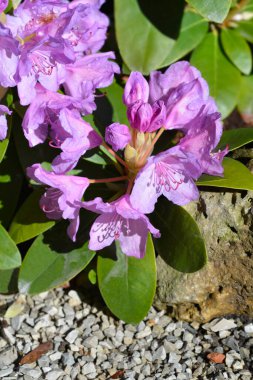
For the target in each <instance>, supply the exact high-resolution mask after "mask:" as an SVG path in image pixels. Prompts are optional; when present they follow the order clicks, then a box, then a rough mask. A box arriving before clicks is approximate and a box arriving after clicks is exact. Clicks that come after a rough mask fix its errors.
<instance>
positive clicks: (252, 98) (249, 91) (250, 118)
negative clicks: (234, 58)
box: [238, 75, 253, 124]
mask: <svg viewBox="0 0 253 380" xmlns="http://www.w3.org/2000/svg"><path fill="white" fill-rule="evenodd" d="M238 110H239V112H240V114H241V116H242V118H243V120H245V122H246V123H250V124H251V123H253V75H251V76H248V77H242V81H241V88H240V91H239V99H238Z"/></svg>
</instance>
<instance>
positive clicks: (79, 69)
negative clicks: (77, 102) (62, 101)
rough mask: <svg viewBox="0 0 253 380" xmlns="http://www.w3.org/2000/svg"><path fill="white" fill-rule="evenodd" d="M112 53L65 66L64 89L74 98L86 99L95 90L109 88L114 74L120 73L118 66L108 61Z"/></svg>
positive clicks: (82, 59) (90, 56)
mask: <svg viewBox="0 0 253 380" xmlns="http://www.w3.org/2000/svg"><path fill="white" fill-rule="evenodd" d="M113 58H115V55H114V53H112V52H109V53H98V54H91V55H87V56H84V57H82V58H80V59H78V60H76V62H75V63H73V64H69V65H66V66H65V79H64V84H63V85H64V89H65V91H66V93H67V94H69V95H71V96H74V97H75V98H85V97H87V92H88V93H89V94H92V93H93V91H94V90H95V89H96V88H102V87H107V86H109V85H110V84H111V83H112V81H113V77H114V74H118V73H119V72H120V69H119V66H118V65H117V64H116V63H114V62H112V61H110V59H113Z"/></svg>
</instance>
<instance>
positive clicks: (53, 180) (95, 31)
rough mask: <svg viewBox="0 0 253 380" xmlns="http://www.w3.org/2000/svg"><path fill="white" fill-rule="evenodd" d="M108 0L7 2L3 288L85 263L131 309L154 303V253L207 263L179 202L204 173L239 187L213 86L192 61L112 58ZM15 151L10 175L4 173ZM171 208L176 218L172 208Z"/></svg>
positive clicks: (0, 58)
mask: <svg viewBox="0 0 253 380" xmlns="http://www.w3.org/2000/svg"><path fill="white" fill-rule="evenodd" d="M131 1H132V0H131ZM103 3H104V1H98V0H92V1H91V0H82V1H81V0H80V1H77V0H74V1H67V0H54V1H42V0H35V1H30V0H25V1H21V2H20V3H19V4H18V5H17V6H16V8H15V9H13V8H12V7H11V6H10V4H9V6H8V4H7V2H4V1H2V2H0V12H1V18H0V85H1V86H2V88H3V89H4V91H3V92H4V95H3V97H2V100H1V105H0V140H1V141H2V142H1V145H0V158H1V159H2V160H3V161H2V164H1V165H2V168H3V171H2V174H1V177H0V178H2V181H1V182H2V185H1V186H2V193H3V212H2V215H0V216H1V218H2V226H1V230H0V239H2V245H3V247H7V248H4V249H0V275H1V273H2V278H3V280H2V285H1V277H0V290H1V289H2V291H6V290H8V291H11V289H9V287H10V278H11V277H12V278H15V281H13V280H12V284H13V283H15V287H18V289H19V291H21V292H29V293H31V294H34V293H38V292H40V291H45V290H48V289H50V288H52V287H55V286H58V285H60V284H62V283H64V282H67V281H69V280H70V279H72V278H73V277H74V276H75V275H77V274H78V273H80V272H81V271H83V270H84V273H85V275H87V276H88V277H89V278H92V282H93V283H96V277H97V281H98V286H99V288H100V290H101V293H102V296H103V297H104V300H105V302H106V304H107V305H108V307H109V308H110V309H111V310H112V312H113V313H115V314H116V315H117V316H118V317H120V318H122V319H124V320H126V321H128V322H134V323H135V322H138V321H140V320H141V319H142V318H143V317H144V316H145V314H146V312H147V311H148V309H149V307H150V305H151V303H152V299H153V296H154V291H155V282H156V268H155V258H156V254H160V255H161V256H162V257H163V258H164V260H165V261H166V262H167V263H168V264H169V265H172V266H173V267H174V268H175V269H177V270H181V271H189V272H193V271H196V270H198V269H200V268H201V267H202V266H203V265H204V264H205V262H206V251H205V244H204V240H203V238H202V236H201V234H200V231H199V228H198V226H197V224H196V222H195V221H194V220H193V219H192V218H191V216H190V215H189V214H188V213H187V212H186V210H185V209H184V208H183V206H185V205H187V204H188V203H189V202H193V201H195V202H198V199H199V190H198V185H199V184H200V185H202V186H205V182H206V183H207V184H208V185H210V183H211V185H212V181H213V186H220V187H230V188H232V187H233V178H232V176H231V174H230V173H231V168H232V167H233V160H232V159H229V158H225V159H224V157H225V156H226V155H228V153H229V150H230V147H229V143H230V141H232V144H233V141H234V140H233V136H232V138H231V136H230V135H229V134H228V135H227V137H226V138H222V132H223V124H222V121H221V113H220V110H219V107H218V106H217V103H216V99H215V98H214V97H213V96H212V92H211V93H210V89H209V84H208V83H207V81H206V79H204V78H203V76H202V73H201V71H199V70H198V69H197V68H196V67H194V66H193V65H192V64H191V63H189V62H188V61H186V60H179V61H178V62H176V63H172V64H171V65H170V66H169V67H167V68H166V69H165V70H163V71H161V70H157V68H159V67H156V65H154V67H153V69H152V70H149V72H148V73H147V72H146V71H145V70H142V72H141V71H140V70H134V69H133V70H132V71H131V70H128V69H127V70H125V68H124V65H122V61H121V60H120V59H119V60H118V61H117V62H116V58H115V57H116V55H115V52H113V51H107V48H106V47H105V45H104V44H105V40H106V37H107V33H108V26H109V18H108V17H107V16H106V14H105V13H104V11H103V8H102V9H101V6H102V5H103ZM7 6H8V8H7ZM115 6H116V10H117V1H116V2H115ZM6 9H7V11H8V13H3V12H4V11H5V12H6ZM105 9H106V8H105ZM133 9H134V8H133ZM109 13H110V12H109ZM116 13H117V12H116ZM116 26H117V20H116ZM118 33H119V32H118ZM129 33H131V31H129ZM152 33H153V32H152ZM118 39H119V45H120V37H118ZM108 45H109V44H108ZM108 45H106V46H108ZM101 49H102V50H101ZM116 49H117V47H116ZM150 49H151V50H152V46H150ZM123 51H124V49H123V50H122V57H123V59H124V52H123ZM120 52H121V49H120ZM118 53H119V52H118V51H117V56H118ZM154 54H156V52H155V51H154ZM154 57H155V55H154ZM129 62H130V61H129ZM129 67H130V68H131V64H130V63H129ZM124 71H125V72H124ZM123 74H124V75H123ZM221 139H222V140H221ZM240 139H241V140H243V141H242V144H243V143H244V142H248V141H249V140H250V139H253V136H251V137H250V138H249V135H247V136H242V137H240ZM8 144H9V146H8ZM242 144H241V145H242ZM7 148H8V149H7ZM232 148H233V149H234V147H232ZM17 156H18V159H17ZM18 160H19V162H18ZM20 164H21V166H22V168H23V172H22V169H21V167H20ZM9 165H10V167H12V166H13V168H15V170H14V171H12V172H10V173H14V174H15V176H16V177H15V178H14V177H13V178H11V176H13V175H14V174H10V175H9V177H8V175H5V176H4V174H6V173H8V171H7V172H5V171H6V167H8V166H9ZM224 168H225V171H224ZM244 170H247V169H246V168H244ZM247 175H248V179H245V180H243V181H244V182H243V181H242V187H241V188H245V189H249V188H250V186H249V185H247V183H248V182H249V176H252V175H251V173H250V172H247ZM9 178H10V179H11V180H10V181H9V182H10V183H9V182H8V179H9ZM252 178H253V177H252ZM12 181H14V184H12ZM219 181H220V183H221V185H219ZM247 181H248V182H247ZM217 183H218V185H217ZM224 183H225V185H224V186H223V184H224ZM7 185H8V186H7ZM5 186H6V188H5ZM247 186H248V187H247ZM8 202H9V203H8ZM10 204H11V205H12V206H11V207H9V205H10ZM161 209H162V210H163V216H161V212H160V210H161ZM179 210H180V212H179ZM6 211H7V212H6ZM177 211H178V215H179V217H178V218H177V221H176V223H174V224H173V223H171V221H169V220H170V219H168V220H167V219H166V216H165V217H164V215H166V213H167V215H170V214H171V213H172V212H177ZM164 213H165V214H164ZM7 231H8V232H7ZM171 235H172V236H173V239H171ZM26 241H29V244H28V247H29V248H28V251H25V249H24V245H19V244H20V243H23V242H26ZM155 247H156V248H157V251H156V250H155ZM182 257H184V260H183V261H182ZM185 257H188V259H187V260H185ZM91 260H93V263H95V260H97V269H96V271H95V272H94V268H95V267H94V266H93V269H92V270H91V271H89V268H91V266H88V264H89V263H90V262H91ZM177 263H180V265H179V264H177ZM14 268H19V270H18V271H17V270H16V269H14ZM94 273H95V277H94ZM13 276H14V277H13ZM92 276H93V277H92Z"/></svg>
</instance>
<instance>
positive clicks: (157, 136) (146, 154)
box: [141, 128, 165, 163]
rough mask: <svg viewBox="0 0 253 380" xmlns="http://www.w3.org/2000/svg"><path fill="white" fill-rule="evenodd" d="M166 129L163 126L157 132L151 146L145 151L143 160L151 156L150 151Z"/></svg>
mask: <svg viewBox="0 0 253 380" xmlns="http://www.w3.org/2000/svg"><path fill="white" fill-rule="evenodd" d="M164 131H165V128H161V129H160V130H159V132H157V134H156V135H155V137H154V139H153V141H152V143H151V144H150V146H149V148H148V149H147V151H146V152H145V155H144V156H143V157H142V160H141V161H142V162H144V163H145V162H146V160H147V158H148V157H149V155H150V153H151V152H152V150H153V148H154V145H155V143H156V142H157V140H158V139H159V137H160V136H161V135H162V133H163V132H164Z"/></svg>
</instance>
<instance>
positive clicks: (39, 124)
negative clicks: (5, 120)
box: [21, 82, 85, 147]
mask: <svg viewBox="0 0 253 380" xmlns="http://www.w3.org/2000/svg"><path fill="white" fill-rule="evenodd" d="M21 83H22V82H21ZM84 107H85V106H84V103H83V102H82V101H80V100H77V99H74V98H72V97H70V96H67V95H62V94H59V93H57V92H52V91H48V90H46V89H45V88H44V87H42V86H41V85H40V84H37V85H36V87H35V96H34V98H33V100H32V102H31V104H30V106H29V107H28V109H27V111H26V113H25V116H24V118H23V122H22V127H23V130H24V134H25V137H26V138H27V140H28V141H29V145H30V146H31V147H32V146H35V145H37V144H40V143H43V142H44V141H45V140H46V138H47V136H48V132H49V129H48V127H49V125H50V124H51V123H53V122H54V121H55V119H57V118H58V115H59V112H60V111H61V110H62V109H65V108H67V109H70V110H72V109H82V110H83V108H84Z"/></svg>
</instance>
